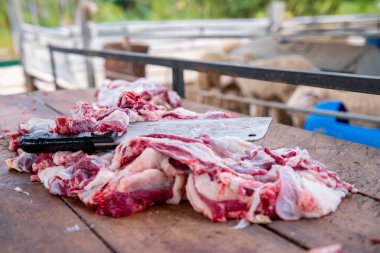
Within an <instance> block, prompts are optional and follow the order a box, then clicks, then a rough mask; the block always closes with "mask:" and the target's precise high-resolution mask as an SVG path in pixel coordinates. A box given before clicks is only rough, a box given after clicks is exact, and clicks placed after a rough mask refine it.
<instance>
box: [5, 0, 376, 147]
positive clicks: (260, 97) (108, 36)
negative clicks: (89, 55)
mask: <svg viewBox="0 0 380 253" xmlns="http://www.w3.org/2000/svg"><path fill="white" fill-rule="evenodd" d="M48 45H55V46H63V47H69V48H84V49H97V50H102V49H110V50H119V51H124V52H126V51H131V52H139V53H146V54H150V55H156V56H165V57H175V58H184V59H192V60H201V61H218V62H229V63H238V64H251V65H255V66H264V67H275V68H286V69H301V70H322V71H328V72H340V73H349V74H360V75H370V76H380V0H314V1H310V0H239V1H236V0H224V1H220V0H93V1H91V0H3V1H2V2H1V5H0V94H12V93H19V92H26V91H35V90H43V91H52V90H55V89H57V88H60V89H77V88H93V87H99V86H100V85H101V83H102V81H103V80H104V79H106V78H108V79H126V80H129V81H133V80H135V79H136V78H139V77H146V78H148V79H152V80H154V81H155V82H158V83H160V84H162V85H165V86H168V87H171V85H172V84H171V82H172V74H171V70H170V69H168V68H164V67H157V66H150V65H148V66H145V65H141V64H135V63H130V62H122V61H116V60H104V59H98V58H94V59H84V58H83V57H81V56H77V55H70V54H61V53H55V55H54V56H55V62H56V71H57V77H58V86H56V85H54V84H53V77H52V69H51V56H50V55H49V50H48ZM185 83H186V98H187V99H190V100H194V101H197V102H201V103H206V104H209V105H212V106H216V107H219V108H223V109H226V110H232V111H235V112H238V113H242V114H247V115H253V116H266V115H270V116H272V117H273V118H274V120H275V121H277V122H280V123H283V124H288V125H293V126H296V127H300V128H305V129H307V130H312V131H317V132H320V133H326V134H329V135H332V136H336V137H339V138H346V139H347V137H344V136H340V135H339V134H338V133H342V132H344V131H346V130H347V131H348V132H352V131H358V133H359V132H360V131H364V132H365V133H364V134H367V137H363V136H364V135H360V134H357V135H356V136H359V137H358V138H357V139H358V140H354V141H359V142H360V141H362V142H363V139H364V143H366V142H365V139H366V138H367V139H370V138H369V137H368V136H376V137H378V138H379V141H378V144H377V145H378V146H379V147H380V130H379V129H380V120H379V116H380V110H379V108H380V99H379V96H377V95H367V94H359V93H352V92H342V91H333V90H326V89H318V88H310V87H302V86H300V87H295V86H291V85H286V84H280V83H270V84H268V83H265V82H263V81H257V80H248V79H243V78H234V77H229V76H224V75H220V74H216V73H197V72H192V71H185ZM226 95H228V96H230V97H231V96H232V97H234V98H235V99H232V100H231V99H225V98H223V96H226ZM243 98H244V99H243ZM247 99H248V100H247ZM249 99H251V101H249ZM255 99H256V102H255V101H254V100H255ZM260 101H269V102H273V103H274V105H275V106H274V107H272V106H271V105H268V106H262V105H260V103H259V102H260ZM276 103H277V104H276ZM279 104H280V106H278V105H279ZM276 105H277V107H276ZM292 108H293V109H294V108H298V109H299V108H301V109H302V108H319V109H326V110H333V111H348V112H350V113H356V114H359V115H370V116H372V120H364V121H363V120H345V121H344V120H343V121H342V120H336V119H335V118H332V117H327V118H326V117H325V118H318V117H319V116H318V115H313V114H306V113H299V110H298V111H297V110H296V111H294V110H291V109H292ZM301 111H302V110H301ZM314 116H315V117H316V118H315V117H314ZM317 116H318V117H317ZM313 117H314V118H313ZM321 117H322V116H321ZM329 120H333V122H332V123H331V122H330V123H329V124H330V125H328V126H327V127H326V126H321V125H318V124H317V123H318V122H324V123H326V122H329ZM316 122H317V123H316ZM337 122H338V123H339V124H345V125H344V127H343V128H344V131H343V130H342V129H343V128H337V129H332V126H334V124H335V123H337ZM347 126H348V127H349V128H346V127H347ZM339 127H340V126H339ZM360 136H362V137H360ZM350 138H351V137H350ZM349 140H351V139H349ZM371 145H373V144H371ZM375 146H376V145H375Z"/></svg>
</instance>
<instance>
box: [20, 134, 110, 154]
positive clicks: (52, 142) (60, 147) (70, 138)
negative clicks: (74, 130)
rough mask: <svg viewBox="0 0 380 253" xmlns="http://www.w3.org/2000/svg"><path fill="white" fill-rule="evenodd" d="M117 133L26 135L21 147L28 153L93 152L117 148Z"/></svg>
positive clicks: (21, 140) (22, 139) (21, 141)
mask: <svg viewBox="0 0 380 253" xmlns="http://www.w3.org/2000/svg"><path fill="white" fill-rule="evenodd" d="M116 136H117V135H116V134H106V135H95V134H91V133H82V134H77V135H71V134H65V135H64V134H51V133H44V134H42V135H35V134H31V135H24V136H23V137H21V139H20V141H19V145H18V146H19V148H21V149H22V150H23V151H25V152H28V153H51V152H57V151H73V152H75V151H79V150H82V151H84V152H86V153H93V152H95V151H97V150H108V149H115V147H116V146H117V144H116V143H115V140H116Z"/></svg>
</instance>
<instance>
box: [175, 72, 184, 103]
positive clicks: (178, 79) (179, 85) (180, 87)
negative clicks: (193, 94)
mask: <svg viewBox="0 0 380 253" xmlns="http://www.w3.org/2000/svg"><path fill="white" fill-rule="evenodd" d="M173 90H174V91H176V92H177V93H178V95H180V96H181V98H185V82H184V80H183V69H181V68H178V67H174V68H173Z"/></svg>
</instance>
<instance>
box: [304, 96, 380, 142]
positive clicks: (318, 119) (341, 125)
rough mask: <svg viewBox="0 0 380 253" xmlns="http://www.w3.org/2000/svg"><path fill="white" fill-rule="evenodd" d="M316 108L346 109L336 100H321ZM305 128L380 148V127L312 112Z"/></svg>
mask: <svg viewBox="0 0 380 253" xmlns="http://www.w3.org/2000/svg"><path fill="white" fill-rule="evenodd" d="M315 108H318V109H323V110H330V111H346V108H345V106H344V104H343V103H341V102H340V101H336V100H326V101H323V102H319V103H318V104H317V105H316V106H315ZM304 128H305V129H306V130H309V131H313V132H318V133H323V134H326V135H328V136H332V137H336V138H339V139H343V140H347V141H352V142H357V143H360V144H364V145H368V146H372V147H376V148H380V129H373V128H368V127H361V126H353V125H350V124H349V122H348V121H347V120H339V119H336V118H334V117H330V116H323V115H317V114H310V115H309V116H308V117H307V120H306V123H305V126H304Z"/></svg>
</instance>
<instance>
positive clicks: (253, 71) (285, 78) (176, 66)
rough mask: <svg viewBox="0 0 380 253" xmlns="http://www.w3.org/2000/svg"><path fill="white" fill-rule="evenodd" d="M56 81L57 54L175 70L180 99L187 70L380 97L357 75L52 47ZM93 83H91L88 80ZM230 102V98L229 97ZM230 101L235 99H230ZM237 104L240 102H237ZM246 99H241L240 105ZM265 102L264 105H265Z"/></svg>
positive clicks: (369, 79)
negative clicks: (55, 56)
mask: <svg viewBox="0 0 380 253" xmlns="http://www.w3.org/2000/svg"><path fill="white" fill-rule="evenodd" d="M49 52H50V59H51V66H52V73H53V80H54V84H55V86H56V87H57V88H58V83H57V79H58V78H57V73H56V64H55V60H54V53H55V52H61V53H67V54H76V55H82V56H86V57H101V58H113V59H117V60H126V61H131V62H136V63H142V64H151V65H157V66H163V67H168V68H171V69H172V78H173V79H172V83H173V90H175V91H176V92H177V93H178V94H179V95H180V96H181V97H183V98H184V97H185V92H186V91H185V82H184V70H194V71H199V72H216V73H219V74H223V75H229V76H235V77H243V78H250V79H258V80H263V81H268V82H280V83H287V84H291V85H304V86H313V87H320V88H326V89H336V90H344V91H352V92H361V93H368V94H375V95H380V77H378V76H364V75H354V74H343V73H334V72H321V71H304V70H285V69H278V68H269V67H257V66H253V65H242V64H232V63H218V62H203V61H202V62H201V61H191V60H183V59H175V58H167V57H157V56H151V55H146V54H141V53H131V52H120V51H113V50H102V51H100V50H83V49H72V48H63V47H56V46H49ZM89 80H91V79H89ZM89 86H90V87H95V84H94V83H89ZM227 98H228V97H227ZM229 99H232V98H231V97H229ZM234 99H235V100H237V98H234ZM244 99H246V98H243V97H242V98H241V102H243V100H244ZM246 102H248V103H251V104H258V105H265V106H270V107H277V108H280V109H285V110H290V111H298V112H308V113H315V114H320V115H327V116H334V117H337V118H345V119H360V120H364V121H371V122H376V123H380V117H377V116H369V115H365V116H362V117H361V116H358V115H357V114H350V113H342V112H331V111H323V110H317V109H314V108H308V109H307V110H305V108H294V107H288V106H286V105H279V104H276V105H274V106H273V103H271V102H268V101H267V102H268V103H265V102H264V101H263V100H254V99H253V100H252V99H250V100H249V101H246ZM263 102H264V104H263Z"/></svg>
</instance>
